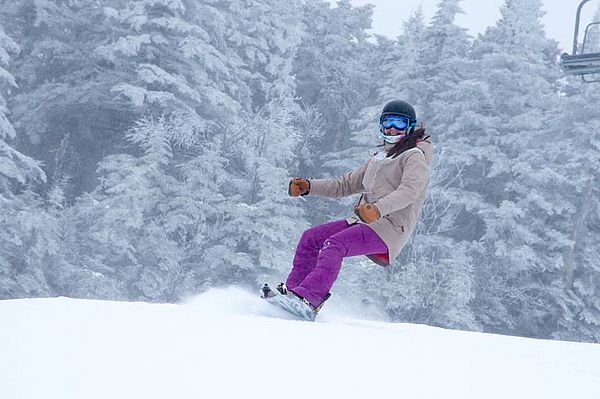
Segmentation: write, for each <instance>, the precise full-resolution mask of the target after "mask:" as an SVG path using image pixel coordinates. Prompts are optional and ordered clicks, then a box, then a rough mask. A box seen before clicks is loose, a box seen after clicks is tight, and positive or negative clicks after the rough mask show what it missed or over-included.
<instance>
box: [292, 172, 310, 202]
mask: <svg viewBox="0 0 600 399" xmlns="http://www.w3.org/2000/svg"><path fill="white" fill-rule="evenodd" d="M309 192H310V182H309V181H308V180H306V179H297V178H295V177H292V180H290V185H289V186H288V194H289V195H291V196H292V197H298V196H300V195H306V194H308V193H309Z"/></svg>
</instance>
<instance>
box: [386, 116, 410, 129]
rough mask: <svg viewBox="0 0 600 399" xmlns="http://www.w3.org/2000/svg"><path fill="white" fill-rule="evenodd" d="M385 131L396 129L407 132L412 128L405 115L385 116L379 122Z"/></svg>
mask: <svg viewBox="0 0 600 399" xmlns="http://www.w3.org/2000/svg"><path fill="white" fill-rule="evenodd" d="M379 125H380V126H381V127H382V128H383V129H390V128H392V127H395V128H396V129H398V130H406V129H408V127H409V126H410V120H409V119H408V118H407V117H406V116H403V115H383V116H382V117H381V119H380V120H379Z"/></svg>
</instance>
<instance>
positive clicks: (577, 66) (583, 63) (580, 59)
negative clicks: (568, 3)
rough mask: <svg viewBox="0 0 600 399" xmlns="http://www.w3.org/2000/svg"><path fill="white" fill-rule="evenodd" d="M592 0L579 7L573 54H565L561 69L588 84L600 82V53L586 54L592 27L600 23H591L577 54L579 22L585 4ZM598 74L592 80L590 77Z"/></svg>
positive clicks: (584, 1) (561, 61)
mask: <svg viewBox="0 0 600 399" xmlns="http://www.w3.org/2000/svg"><path fill="white" fill-rule="evenodd" d="M588 1H590V0H583V1H582V2H581V3H579V7H577V16H576V18H575V33H574V37H573V54H572V55H569V54H567V53H564V54H563V55H562V56H561V57H560V68H561V69H562V70H563V72H564V73H566V74H567V75H574V76H581V79H582V80H583V81H584V82H586V83H591V82H600V53H598V52H596V53H585V44H586V42H587V38H588V33H589V30H590V27H591V26H594V25H600V21H598V22H591V23H589V24H588V25H587V26H586V28H585V34H584V36H583V44H582V46H581V51H580V52H579V54H577V37H578V35H579V20H580V17H581V9H582V7H583V5H584V4H585V3H587V2H588ZM594 74H598V75H596V76H595V77H593V78H592V79H590V78H589V76H590V75H594Z"/></svg>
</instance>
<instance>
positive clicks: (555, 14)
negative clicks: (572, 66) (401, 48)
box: [330, 0, 600, 53]
mask: <svg viewBox="0 0 600 399" xmlns="http://www.w3.org/2000/svg"><path fill="white" fill-rule="evenodd" d="M330 1H331V2H332V3H335V0H330ZM351 2H352V4H353V5H355V6H359V5H364V4H367V3H370V4H374V5H375V11H374V15H373V28H374V29H373V31H374V32H375V33H378V34H382V35H385V36H388V37H391V38H395V37H396V36H398V35H399V33H400V31H401V27H402V21H403V20H404V19H406V17H407V16H408V15H409V14H410V13H411V12H412V11H413V10H415V9H416V8H417V7H418V5H419V3H422V4H423V11H424V13H425V17H426V18H428V19H429V18H430V17H431V16H432V15H433V14H434V13H435V10H436V4H437V3H438V2H439V0H351ZM542 2H543V5H544V6H543V7H544V11H546V15H545V16H544V19H543V22H544V25H545V27H546V34H547V36H548V37H549V38H552V39H554V40H556V41H558V43H559V46H560V47H561V48H562V49H563V50H565V51H566V52H568V53H571V48H572V47H573V29H574V27H575V12H576V11H577V6H578V5H579V2H580V0H542ZM503 3H504V0H464V1H462V2H461V6H462V9H463V10H464V11H465V14H463V15H460V16H459V17H458V18H457V21H456V22H457V24H458V25H460V26H462V27H465V28H467V29H469V33H470V34H471V35H473V36H476V35H477V33H482V32H483V31H484V30H485V28H486V27H487V26H490V25H494V23H495V22H496V21H497V20H498V19H499V18H500V7H501V6H502V4H503ZM598 5H600V0H595V1H590V2H589V3H587V4H586V5H585V6H584V7H583V12H582V24H583V22H585V21H587V20H590V19H591V17H592V16H593V15H594V11H595V10H596V7H598ZM583 28H585V25H583V26H582V27H581V29H580V34H579V40H580V41H581V39H582V38H583Z"/></svg>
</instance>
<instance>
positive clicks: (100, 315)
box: [0, 288, 600, 399]
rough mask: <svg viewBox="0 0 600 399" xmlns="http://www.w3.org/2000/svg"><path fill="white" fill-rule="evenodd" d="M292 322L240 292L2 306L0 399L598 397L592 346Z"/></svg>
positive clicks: (348, 320) (346, 320)
mask: <svg viewBox="0 0 600 399" xmlns="http://www.w3.org/2000/svg"><path fill="white" fill-rule="evenodd" d="M339 308H340V306H335V304H334V305H332V306H330V308H329V309H328V308H327V307H325V308H324V309H323V311H322V314H321V315H320V316H319V318H318V319H317V322H315V323H311V322H304V321H296V320H291V319H290V318H289V317H287V315H286V314H285V313H283V312H282V311H280V310H278V309H276V308H275V307H273V306H272V305H270V304H269V303H266V302H264V301H262V300H261V299H259V298H257V297H256V295H255V294H254V293H249V292H246V291H243V290H240V289H236V288H228V289H222V290H212V291H209V292H207V293H206V294H203V295H201V296H199V297H196V298H192V299H191V300H189V301H187V302H185V303H182V304H177V305H171V304H149V303H123V302H107V301H92V300H75V299H68V298H51V299H24V300H6V301H0V320H1V322H2V326H1V328H0V398H2V399H50V398H52V399H71V398H72V399H92V398H93V399H115V398H127V399H130V398H140V399H151V398H161V399H167V398H168V399H175V398H196V399H199V398H211V399H213V398H261V399H265V398H278V397H279V398H286V399H288V398H305V399H308V398H311V399H313V398H328V399H334V398H345V399H346V398H361V399H364V398H444V399H459V398H460V399H468V398H473V399H482V398H485V399H492V398H502V399H506V398H510V399H515V398H544V399H550V398H557V399H559V398H560V399H564V398H578V399H584V398H590V399H599V398H600V345H597V344H582V343H572V342H560V341H544V340H534V339H525V338H517V337H507V336H498V335H491V334H481V333H472V332H464V331H453V330H445V329H441V328H434V327H429V326H423V325H409V324H392V323H387V322H382V321H368V320H362V319H359V318H356V317H351V316H348V315H344V314H343V313H342V312H341V311H340V309H339Z"/></svg>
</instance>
